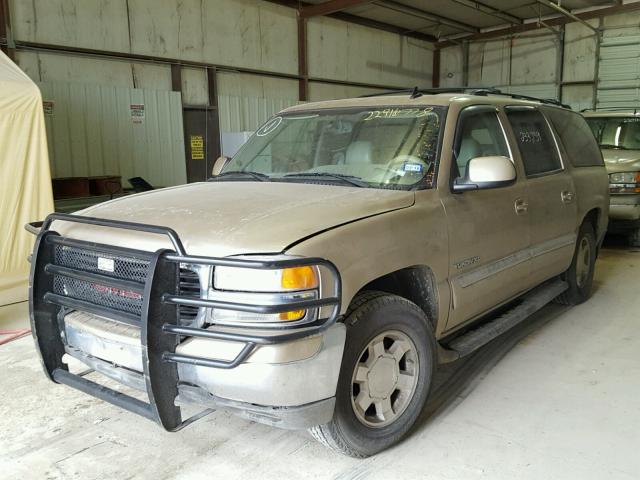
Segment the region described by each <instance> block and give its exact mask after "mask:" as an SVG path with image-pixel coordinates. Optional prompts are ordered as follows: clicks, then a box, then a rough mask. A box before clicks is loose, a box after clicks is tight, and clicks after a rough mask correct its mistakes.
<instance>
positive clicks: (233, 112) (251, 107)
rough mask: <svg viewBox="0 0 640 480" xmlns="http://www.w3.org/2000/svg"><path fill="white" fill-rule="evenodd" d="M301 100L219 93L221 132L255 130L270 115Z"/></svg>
mask: <svg viewBox="0 0 640 480" xmlns="http://www.w3.org/2000/svg"><path fill="white" fill-rule="evenodd" d="M297 103H299V102H296V101H295V100H290V99H286V98H257V97H236V96H232V95H219V96H218V104H219V112H220V131H221V132H245V131H250V132H253V131H255V130H257V129H258V127H259V126H260V125H262V124H263V123H264V122H265V121H267V119H268V118H269V117H271V116H272V115H275V114H276V113H278V112H279V111H280V110H283V109H285V108H287V107H290V106H292V105H296V104H297Z"/></svg>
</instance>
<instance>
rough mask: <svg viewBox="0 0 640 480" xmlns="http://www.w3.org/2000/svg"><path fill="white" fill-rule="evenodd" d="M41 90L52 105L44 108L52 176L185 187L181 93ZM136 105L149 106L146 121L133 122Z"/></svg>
mask: <svg viewBox="0 0 640 480" xmlns="http://www.w3.org/2000/svg"><path fill="white" fill-rule="evenodd" d="M39 87H40V89H41V90H42V97H43V100H44V101H45V102H53V103H45V119H46V124H47V135H48V141H49V156H50V159H51V166H52V174H53V177H72V176H98V175H120V176H122V177H123V181H125V180H126V179H127V178H130V177H135V176H142V177H144V178H145V179H147V180H148V181H149V182H150V183H151V184H152V185H157V186H168V185H177V184H181V183H185V182H186V170H185V153H184V136H183V127H182V101H181V97H180V94H179V93H175V92H169V91H160V90H143V89H131V88H122V87H112V86H105V85H91V84H83V83H69V82H44V83H39ZM132 105H144V117H133V116H132V107H131V106H132ZM134 109H135V107H134Z"/></svg>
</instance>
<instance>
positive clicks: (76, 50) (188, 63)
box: [0, 41, 404, 90]
mask: <svg viewBox="0 0 640 480" xmlns="http://www.w3.org/2000/svg"><path fill="white" fill-rule="evenodd" d="M0 45H6V43H2V41H0ZM15 46H16V50H17V51H33V52H46V53H57V54H63V55H64V54H70V55H75V56H79V57H88V58H102V59H106V60H119V61H124V62H134V63H150V64H156V65H171V64H174V63H175V64H180V65H181V66H182V67H194V68H202V67H205V68H206V67H216V68H217V69H218V71H221V70H224V71H230V72H235V73H246V74H249V75H258V76H264V77H271V78H281V79H288V80H299V79H300V78H302V77H300V75H297V74H293V73H285V72H275V71H273V70H261V69H257V68H245V67H235V66H229V65H220V64H214V63H206V62H197V61H192V60H186V59H185V60H181V59H176V58H169V57H167V58H165V57H159V56H154V55H141V54H137V53H129V52H115V51H112V50H95V49H91V48H82V47H71V46H67V45H52V44H48V43H36V42H22V41H17V42H15ZM308 80H309V82H310V83H311V82H316V83H330V84H333V85H345V86H348V87H360V88H376V89H382V90H393V89H398V88H403V87H404V85H389V84H380V83H366V82H352V81H348V80H336V79H333V78H324V77H311V76H310V77H309V79H308Z"/></svg>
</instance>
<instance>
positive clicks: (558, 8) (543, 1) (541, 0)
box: [536, 0, 600, 35]
mask: <svg viewBox="0 0 640 480" xmlns="http://www.w3.org/2000/svg"><path fill="white" fill-rule="evenodd" d="M536 1H537V2H538V3H540V4H542V5H544V6H545V7H549V8H551V9H553V10H555V11H556V12H560V13H561V14H562V15H564V16H566V17H569V18H570V19H571V20H573V21H574V22H580V23H581V24H583V25H584V26H585V27H587V28H589V29H591V30H593V31H594V32H595V33H596V34H598V35H599V34H600V32H599V31H598V29H597V28H596V27H594V26H593V25H591V24H589V23H588V22H587V21H586V20H583V19H582V18H580V17H578V16H576V15H574V14H573V13H571V12H570V11H569V10H567V9H566V8H562V7H561V6H560V5H558V4H557V3H554V2H552V1H551V0H536Z"/></svg>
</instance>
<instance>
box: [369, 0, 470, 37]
mask: <svg viewBox="0 0 640 480" xmlns="http://www.w3.org/2000/svg"><path fill="white" fill-rule="evenodd" d="M375 5H377V6H379V7H383V8H386V9H388V10H393V11H394V12H398V13H404V14H405V15H410V16H412V17H415V18H422V19H424V20H429V21H431V22H436V23H440V24H442V25H447V26H448V27H452V28H455V29H456V30H461V31H463V32H469V33H477V32H479V31H480V29H479V28H476V27H474V26H473V25H468V24H466V23H462V22H458V21H457V20H453V19H451V18H448V17H443V16H442V15H437V14H435V13H431V12H427V11H425V10H421V9H419V8H415V7H410V6H408V5H405V4H403V3H399V2H396V1H395V0H380V1H376V2H375Z"/></svg>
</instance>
